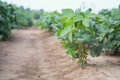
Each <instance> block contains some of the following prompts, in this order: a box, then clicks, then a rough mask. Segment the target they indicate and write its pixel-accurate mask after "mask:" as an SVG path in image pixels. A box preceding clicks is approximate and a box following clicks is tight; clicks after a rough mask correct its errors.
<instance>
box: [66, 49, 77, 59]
mask: <svg viewBox="0 0 120 80" xmlns="http://www.w3.org/2000/svg"><path fill="white" fill-rule="evenodd" d="M67 54H69V55H71V56H72V58H75V57H76V55H75V51H74V50H73V49H68V50H67Z"/></svg>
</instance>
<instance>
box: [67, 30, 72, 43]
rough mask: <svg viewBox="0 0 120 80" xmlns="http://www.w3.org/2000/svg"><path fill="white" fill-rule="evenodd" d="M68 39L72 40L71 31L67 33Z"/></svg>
mask: <svg viewBox="0 0 120 80" xmlns="http://www.w3.org/2000/svg"><path fill="white" fill-rule="evenodd" d="M68 39H69V40H70V42H72V41H73V36H72V32H70V33H69V35H68Z"/></svg>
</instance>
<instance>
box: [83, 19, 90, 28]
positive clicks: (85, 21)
mask: <svg viewBox="0 0 120 80" xmlns="http://www.w3.org/2000/svg"><path fill="white" fill-rule="evenodd" d="M89 21H90V20H89V19H88V18H85V19H84V20H83V22H82V24H83V25H84V26H85V27H89Z"/></svg>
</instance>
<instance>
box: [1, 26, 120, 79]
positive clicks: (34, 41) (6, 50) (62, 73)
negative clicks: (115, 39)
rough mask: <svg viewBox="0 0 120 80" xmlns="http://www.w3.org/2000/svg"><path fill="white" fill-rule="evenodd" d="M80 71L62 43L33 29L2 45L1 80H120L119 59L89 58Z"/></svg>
mask: <svg viewBox="0 0 120 80" xmlns="http://www.w3.org/2000/svg"><path fill="white" fill-rule="evenodd" d="M88 59H89V60H88V66H87V67H86V69H81V68H79V67H78V66H77V63H76V61H73V60H72V59H71V57H70V56H68V55H66V53H65V51H64V49H63V48H62V46H61V44H60V41H59V40H58V39H56V38H55V37H53V36H51V34H50V33H46V32H44V31H41V30H39V29H38V28H35V27H32V28H28V29H24V30H13V35H12V38H11V39H9V40H7V41H2V42H0V80H120V57H110V56H100V57H97V58H92V57H90V56H89V57H88Z"/></svg>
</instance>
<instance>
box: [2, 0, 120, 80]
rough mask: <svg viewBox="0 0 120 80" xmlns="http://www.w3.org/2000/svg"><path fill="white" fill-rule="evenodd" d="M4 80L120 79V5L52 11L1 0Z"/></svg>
mask: <svg viewBox="0 0 120 80" xmlns="http://www.w3.org/2000/svg"><path fill="white" fill-rule="evenodd" d="M0 80H120V5H119V6H118V7H117V8H113V9H111V10H110V9H102V10H100V11H99V12H98V13H94V12H93V11H92V9H91V8H88V9H86V10H82V9H81V8H77V9H75V10H74V9H71V8H66V9H61V12H58V11H52V12H47V11H45V10H44V9H40V10H34V9H31V8H24V7H23V6H17V5H14V4H9V3H7V2H3V1H1V0H0Z"/></svg>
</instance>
